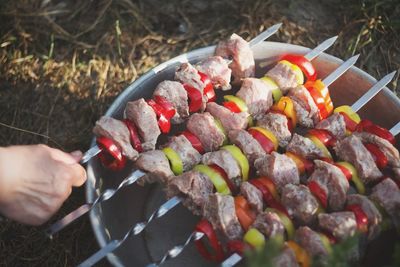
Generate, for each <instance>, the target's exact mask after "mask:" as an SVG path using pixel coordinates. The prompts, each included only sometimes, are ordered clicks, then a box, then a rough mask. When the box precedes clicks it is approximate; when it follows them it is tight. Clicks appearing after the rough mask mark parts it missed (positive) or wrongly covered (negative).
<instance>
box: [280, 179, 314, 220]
mask: <svg viewBox="0 0 400 267" xmlns="http://www.w3.org/2000/svg"><path fill="white" fill-rule="evenodd" d="M281 202H282V204H283V206H284V207H286V209H287V211H288V213H289V215H290V216H291V217H292V218H294V220H295V221H296V222H297V223H298V224H299V225H310V224H312V223H313V222H314V220H315V219H316V216H317V210H318V207H319V203H318V200H317V199H316V198H315V197H314V196H313V194H312V193H311V192H310V190H309V189H308V187H306V186H304V185H293V184H287V185H286V186H285V187H283V189H282V194H281Z"/></svg>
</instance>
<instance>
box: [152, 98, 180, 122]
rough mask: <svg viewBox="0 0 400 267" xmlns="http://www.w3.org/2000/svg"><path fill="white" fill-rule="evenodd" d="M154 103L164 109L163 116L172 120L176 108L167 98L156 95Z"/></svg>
mask: <svg viewBox="0 0 400 267" xmlns="http://www.w3.org/2000/svg"><path fill="white" fill-rule="evenodd" d="M154 101H155V102H156V103H157V104H159V105H160V106H161V107H162V108H163V109H164V110H163V114H164V116H165V117H166V118H167V119H170V118H172V117H173V116H174V115H175V113H176V110H175V108H174V106H173V105H172V104H171V102H169V101H168V100H167V99H166V98H165V97H163V96H160V95H155V96H154Z"/></svg>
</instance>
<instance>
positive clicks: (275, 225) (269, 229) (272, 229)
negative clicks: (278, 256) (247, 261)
mask: <svg viewBox="0 0 400 267" xmlns="http://www.w3.org/2000/svg"><path fill="white" fill-rule="evenodd" d="M251 227H252V228H256V229H257V230H259V231H260V232H261V233H263V234H264V235H265V236H266V237H268V238H271V237H274V236H277V235H280V236H284V234H285V226H284V225H283V223H282V221H281V219H280V217H279V215H278V214H276V213H275V212H270V211H264V212H261V213H259V214H258V215H257V217H256V220H255V221H254V223H253V224H252V225H251Z"/></svg>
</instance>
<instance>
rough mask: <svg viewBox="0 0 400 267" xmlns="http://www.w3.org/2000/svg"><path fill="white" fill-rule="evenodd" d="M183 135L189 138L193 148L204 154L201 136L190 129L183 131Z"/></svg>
mask: <svg viewBox="0 0 400 267" xmlns="http://www.w3.org/2000/svg"><path fill="white" fill-rule="evenodd" d="M182 135H183V136H185V137H186V139H187V140H189V142H190V143H191V144H192V146H193V148H194V149H196V150H197V151H198V152H199V153H200V154H204V148H203V145H202V144H201V142H200V140H199V138H197V136H195V135H194V134H192V133H191V132H189V131H188V130H186V131H184V132H182Z"/></svg>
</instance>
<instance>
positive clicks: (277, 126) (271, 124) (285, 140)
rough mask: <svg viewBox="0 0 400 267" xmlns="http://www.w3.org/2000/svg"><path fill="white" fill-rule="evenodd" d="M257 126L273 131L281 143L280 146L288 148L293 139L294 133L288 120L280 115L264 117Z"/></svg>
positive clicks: (269, 114)
mask: <svg viewBox="0 0 400 267" xmlns="http://www.w3.org/2000/svg"><path fill="white" fill-rule="evenodd" d="M257 126H260V127H262V128H265V129H267V130H269V131H271V132H272V133H273V134H274V135H275V136H276V138H277V139H278V141H279V146H281V147H286V146H287V145H288V144H289V141H290V139H291V138H292V133H291V132H290V130H289V127H288V119H287V117H286V116H285V115H283V114H280V113H273V112H270V113H267V114H265V115H262V116H261V117H260V119H259V120H258V121H257Z"/></svg>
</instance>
